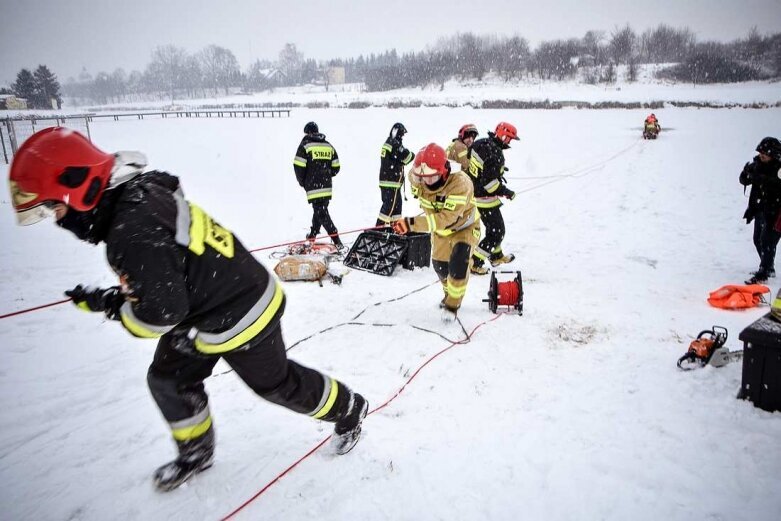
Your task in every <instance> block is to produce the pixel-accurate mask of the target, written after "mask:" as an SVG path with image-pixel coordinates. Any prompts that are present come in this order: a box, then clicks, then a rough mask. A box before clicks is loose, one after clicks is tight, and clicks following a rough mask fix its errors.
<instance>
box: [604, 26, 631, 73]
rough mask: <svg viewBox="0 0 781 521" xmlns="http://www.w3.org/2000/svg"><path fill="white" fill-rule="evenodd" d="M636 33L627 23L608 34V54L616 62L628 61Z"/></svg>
mask: <svg viewBox="0 0 781 521" xmlns="http://www.w3.org/2000/svg"><path fill="white" fill-rule="evenodd" d="M636 44H637V35H636V34H635V32H634V31H633V30H632V28H631V27H629V25H628V24H627V25H626V26H624V27H623V28H621V29H616V30H615V31H614V32H613V34H612V35H611V36H610V54H611V56H612V58H613V61H614V62H615V63H616V64H620V63H629V59H630V58H631V57H632V55H633V53H634V51H635V46H636Z"/></svg>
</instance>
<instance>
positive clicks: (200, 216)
mask: <svg viewBox="0 0 781 521" xmlns="http://www.w3.org/2000/svg"><path fill="white" fill-rule="evenodd" d="M204 237H206V214H205V213H204V211H203V210H201V208H200V207H199V206H198V205H196V204H193V203H190V244H188V245H187V248H188V249H189V250H190V251H191V252H193V253H195V254H196V255H202V254H203V252H204V251H205V250H206V246H204V244H203V239H204Z"/></svg>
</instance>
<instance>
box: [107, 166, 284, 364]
mask: <svg viewBox="0 0 781 521" xmlns="http://www.w3.org/2000/svg"><path fill="white" fill-rule="evenodd" d="M106 194H108V196H106V197H105V199H106V201H110V203H107V202H105V201H102V204H100V205H99V211H100V212H101V213H102V214H103V215H101V216H100V219H99V220H100V221H103V222H106V223H108V225H107V226H106V229H105V232H104V235H103V236H102V238H101V239H102V240H103V241H104V242H105V243H106V256H107V258H108V262H109V264H110V265H111V267H112V269H113V270H114V271H115V272H116V273H117V275H119V277H120V281H121V283H122V286H123V289H124V291H125V294H126V297H125V299H126V300H125V303H124V304H123V305H122V307H121V308H120V320H121V321H122V324H123V325H124V326H125V328H126V329H127V330H128V331H129V332H130V333H132V334H133V335H135V336H138V337H143V338H155V337H159V336H162V335H163V334H166V333H169V332H172V331H174V330H176V332H179V333H183V332H184V333H186V332H189V333H190V336H191V338H192V337H193V336H194V346H195V348H196V349H197V350H198V351H199V352H201V353H205V354H219V353H224V352H227V351H231V350H233V349H236V348H239V347H241V346H244V345H245V344H247V342H248V341H249V340H251V339H254V338H258V337H260V338H262V336H263V335H264V334H265V333H268V332H270V331H272V330H273V328H274V327H275V326H276V325H277V324H278V322H279V320H280V318H281V316H282V313H283V311H284V306H285V296H284V293H283V292H282V288H281V286H280V284H279V283H278V282H277V281H276V280H275V278H274V277H273V276H272V275H270V274H269V272H268V270H266V268H265V267H264V266H263V265H262V264H260V263H259V262H258V261H257V260H256V259H255V258H254V257H253V256H252V255H251V254H250V253H249V252H248V251H247V250H246V249H245V248H244V246H243V245H242V244H241V242H239V240H238V239H236V238H235V237H234V236H233V234H232V233H231V232H230V230H228V229H226V228H224V227H222V226H221V225H219V224H218V223H217V222H215V221H214V220H213V219H212V218H211V217H210V216H209V215H208V214H206V213H205V212H204V211H203V210H202V209H201V208H200V207H198V206H197V205H195V204H193V203H190V202H188V201H187V200H186V199H185V198H184V194H183V192H182V190H181V188H180V186H179V179H178V178H177V177H175V176H172V175H170V174H168V173H165V172H147V173H144V174H141V175H139V176H137V177H135V178H133V179H131V180H130V181H128V182H127V183H124V184H122V185H120V186H119V187H117V188H114V189H111V190H108V191H107V192H106Z"/></svg>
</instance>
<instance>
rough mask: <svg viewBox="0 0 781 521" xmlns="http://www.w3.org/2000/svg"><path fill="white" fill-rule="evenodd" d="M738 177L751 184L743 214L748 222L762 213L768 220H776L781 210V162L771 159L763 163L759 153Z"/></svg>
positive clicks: (747, 184)
mask: <svg viewBox="0 0 781 521" xmlns="http://www.w3.org/2000/svg"><path fill="white" fill-rule="evenodd" d="M738 179H739V180H740V184H742V185H743V186H744V187H746V186H751V192H749V197H748V207H747V208H746V212H745V213H744V214H743V218H744V219H746V223H750V222H751V221H752V220H754V217H756V216H757V215H758V214H760V213H761V214H764V216H765V219H766V220H767V219H773V221H772V222H775V219H776V217H777V216H778V214H779V211H781V162H779V161H777V160H775V159H771V160H770V161H768V162H767V163H763V162H762V161H760V159H759V156H758V155H757V156H754V159H753V160H752V161H751V162H750V163H746V165H745V166H744V167H743V171H742V172H741V173H740V176H739V177H738ZM744 191H745V188H744ZM772 222H771V224H772Z"/></svg>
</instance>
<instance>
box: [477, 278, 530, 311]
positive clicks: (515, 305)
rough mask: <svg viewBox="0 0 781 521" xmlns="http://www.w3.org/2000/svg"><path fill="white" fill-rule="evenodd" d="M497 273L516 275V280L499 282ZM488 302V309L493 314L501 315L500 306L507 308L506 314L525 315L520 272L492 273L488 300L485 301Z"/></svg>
mask: <svg viewBox="0 0 781 521" xmlns="http://www.w3.org/2000/svg"><path fill="white" fill-rule="evenodd" d="M497 273H502V274H515V278H514V279H512V280H508V281H505V282H499V280H498V279H497V278H496V274H497ZM483 302H488V309H490V310H491V311H492V312H493V313H499V312H500V309H499V307H500V306H504V307H506V308H507V310H506V311H505V312H507V313H509V312H511V311H515V312H517V313H518V314H519V315H523V277H522V275H521V272H520V271H492V272H491V282H490V285H489V287H488V298H487V299H483Z"/></svg>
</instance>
